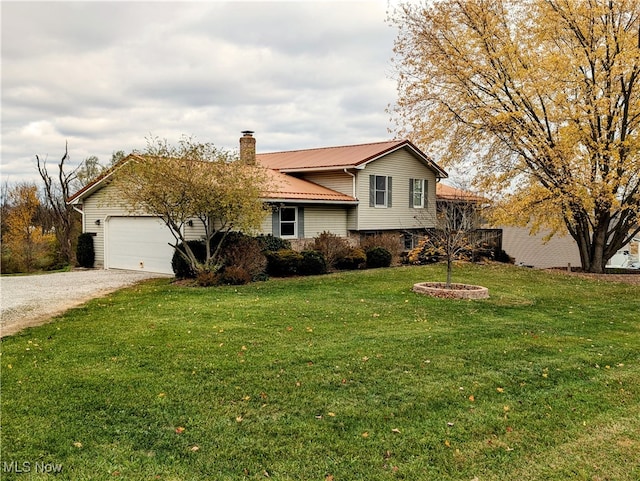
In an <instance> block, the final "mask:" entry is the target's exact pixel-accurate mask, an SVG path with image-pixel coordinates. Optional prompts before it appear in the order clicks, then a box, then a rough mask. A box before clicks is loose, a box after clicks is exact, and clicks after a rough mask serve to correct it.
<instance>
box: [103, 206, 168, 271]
mask: <svg viewBox="0 0 640 481" xmlns="http://www.w3.org/2000/svg"><path fill="white" fill-rule="evenodd" d="M169 243H172V244H173V243H175V240H174V238H173V235H172V234H171V232H170V231H169V229H168V228H167V226H165V225H164V223H163V222H162V221H161V220H160V219H158V218H157V217H109V218H108V219H107V220H106V222H105V266H104V267H105V268H106V269H127V270H136V271H145V272H158V273H162V274H173V270H172V269H171V258H172V256H173V247H171V246H170V245H169Z"/></svg>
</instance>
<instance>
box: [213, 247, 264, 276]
mask: <svg viewBox="0 0 640 481" xmlns="http://www.w3.org/2000/svg"><path fill="white" fill-rule="evenodd" d="M222 258H223V259H224V265H225V273H226V271H227V270H229V269H231V268H236V269H240V270H242V271H243V272H244V273H246V275H248V276H249V281H247V282H250V281H252V280H257V279H259V278H261V277H262V276H263V274H264V272H265V269H266V267H267V258H266V256H265V255H264V253H263V252H262V246H261V244H260V242H259V241H258V240H257V239H256V238H254V237H249V236H242V237H236V238H235V239H232V242H229V241H228V238H227V240H225V247H224V251H223V253H222ZM232 272H234V276H237V272H239V271H235V270H234V271H232ZM223 276H224V274H223ZM240 277H241V278H244V276H240ZM231 284H236V283H235V282H231ZM241 284H246V282H241Z"/></svg>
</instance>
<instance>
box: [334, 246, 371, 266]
mask: <svg viewBox="0 0 640 481" xmlns="http://www.w3.org/2000/svg"><path fill="white" fill-rule="evenodd" d="M366 264H367V254H366V253H365V252H364V251H363V250H362V249H360V248H353V247H352V248H350V249H349V251H348V252H347V254H346V255H345V256H343V257H340V258H339V259H338V260H337V261H336V268H337V269H342V270H349V269H361V268H363V267H364V266H365V265H366Z"/></svg>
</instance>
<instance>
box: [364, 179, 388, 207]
mask: <svg viewBox="0 0 640 481" xmlns="http://www.w3.org/2000/svg"><path fill="white" fill-rule="evenodd" d="M369 206H370V207H391V177H387V176H384V175H370V176H369Z"/></svg>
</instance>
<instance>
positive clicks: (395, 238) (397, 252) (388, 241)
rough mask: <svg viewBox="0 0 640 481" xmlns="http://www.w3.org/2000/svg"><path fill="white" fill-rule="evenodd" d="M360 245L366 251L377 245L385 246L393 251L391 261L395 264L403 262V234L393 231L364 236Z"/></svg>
mask: <svg viewBox="0 0 640 481" xmlns="http://www.w3.org/2000/svg"><path fill="white" fill-rule="evenodd" d="M360 247H361V248H362V250H364V251H365V252H367V251H370V250H371V249H373V248H375V247H384V248H385V249H386V250H387V251H389V253H391V261H392V262H393V263H395V264H399V263H400V262H401V256H402V251H403V250H404V242H403V238H402V235H401V234H398V233H392V232H381V233H378V234H373V235H367V236H364V237H363V238H362V239H361V240H360Z"/></svg>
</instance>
